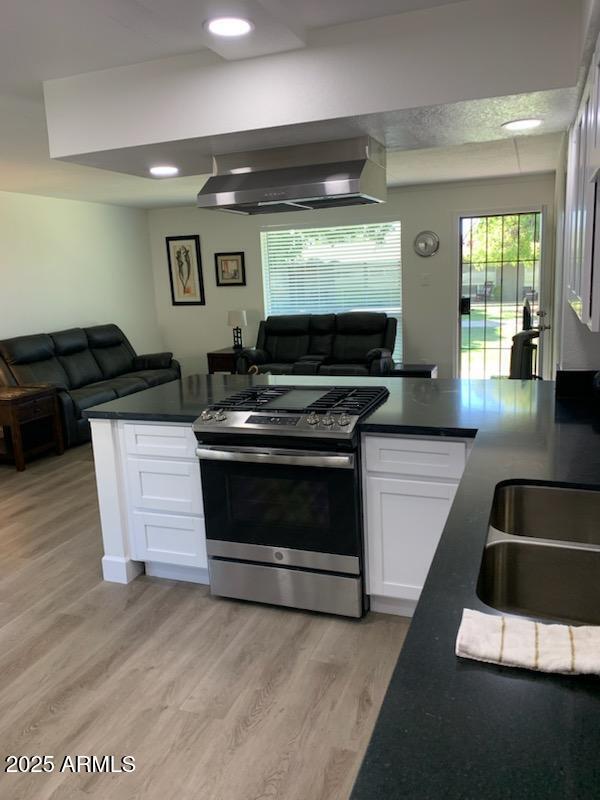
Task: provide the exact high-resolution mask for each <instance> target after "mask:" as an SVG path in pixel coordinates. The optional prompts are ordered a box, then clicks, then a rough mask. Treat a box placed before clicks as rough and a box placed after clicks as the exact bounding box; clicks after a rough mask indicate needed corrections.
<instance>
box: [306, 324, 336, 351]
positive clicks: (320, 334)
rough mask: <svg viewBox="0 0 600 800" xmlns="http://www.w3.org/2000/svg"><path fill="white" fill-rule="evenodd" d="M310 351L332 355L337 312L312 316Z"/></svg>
mask: <svg viewBox="0 0 600 800" xmlns="http://www.w3.org/2000/svg"><path fill="white" fill-rule="evenodd" d="M309 331H310V342H309V345H308V352H309V353H310V354H315V355H324V356H330V355H331V352H332V349H333V337H334V333H335V314H313V315H312V316H311V318H310V326H309Z"/></svg>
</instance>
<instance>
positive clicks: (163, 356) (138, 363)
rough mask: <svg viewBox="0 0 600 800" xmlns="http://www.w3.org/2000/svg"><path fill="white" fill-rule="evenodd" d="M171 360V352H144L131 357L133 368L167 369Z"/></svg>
mask: <svg viewBox="0 0 600 800" xmlns="http://www.w3.org/2000/svg"><path fill="white" fill-rule="evenodd" d="M172 362H173V353H146V354H145V355H143V356H136V357H135V358H134V359H133V369H134V371H136V370H140V369H169V367H170V366H171V364H172Z"/></svg>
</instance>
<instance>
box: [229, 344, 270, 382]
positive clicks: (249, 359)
mask: <svg viewBox="0 0 600 800" xmlns="http://www.w3.org/2000/svg"><path fill="white" fill-rule="evenodd" d="M268 358H269V354H268V353H267V352H266V350H259V349H258V348H256V347H245V348H244V349H243V350H240V352H239V355H238V357H237V359H236V370H237V372H238V373H239V374H240V375H245V374H246V373H247V372H248V370H249V369H250V367H253V366H259V365H260V364H266V363H267V360H268Z"/></svg>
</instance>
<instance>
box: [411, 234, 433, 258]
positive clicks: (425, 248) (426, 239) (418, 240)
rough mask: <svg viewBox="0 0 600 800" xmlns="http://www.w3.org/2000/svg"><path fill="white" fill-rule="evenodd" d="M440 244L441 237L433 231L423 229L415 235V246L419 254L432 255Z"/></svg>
mask: <svg viewBox="0 0 600 800" xmlns="http://www.w3.org/2000/svg"><path fill="white" fill-rule="evenodd" d="M439 246H440V237H439V236H438V235H437V233H434V232H433V231H421V233H418V234H417V235H416V236H415V241H414V244H413V247H414V249H415V253H416V254H417V255H418V256H423V257H425V256H432V255H433V254H434V253H437V251H438V248H439Z"/></svg>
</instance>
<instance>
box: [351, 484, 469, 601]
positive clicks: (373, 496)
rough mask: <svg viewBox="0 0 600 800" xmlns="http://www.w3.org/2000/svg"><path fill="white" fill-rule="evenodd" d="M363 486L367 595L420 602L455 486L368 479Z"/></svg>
mask: <svg viewBox="0 0 600 800" xmlns="http://www.w3.org/2000/svg"><path fill="white" fill-rule="evenodd" d="M366 487H367V498H366V500H367V503H366V505H367V542H368V556H369V592H370V594H374V595H380V596H383V597H396V598H403V599H407V600H418V598H419V595H420V593H421V589H422V588H423V584H424V582H425V578H426V576H427V572H428V571H429V567H430V565H431V561H432V559H433V556H434V553H435V550H436V547H437V545H438V542H439V539H440V536H441V534H442V531H443V529H444V525H445V524H446V519H447V517H448V513H449V511H450V506H451V505H452V500H453V499H454V495H455V493H456V490H457V484H456V483H441V482H437V483H434V482H427V481H410V480H399V479H397V478H383V477H377V476H372V475H369V476H368V477H367V479H366Z"/></svg>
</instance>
